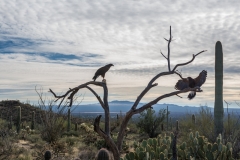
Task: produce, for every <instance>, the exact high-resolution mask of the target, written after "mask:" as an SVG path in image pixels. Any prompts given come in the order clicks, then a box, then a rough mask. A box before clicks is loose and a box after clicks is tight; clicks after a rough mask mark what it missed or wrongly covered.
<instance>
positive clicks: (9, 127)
mask: <svg viewBox="0 0 240 160" xmlns="http://www.w3.org/2000/svg"><path fill="white" fill-rule="evenodd" d="M8 129H12V116H10V121H9V124H8Z"/></svg>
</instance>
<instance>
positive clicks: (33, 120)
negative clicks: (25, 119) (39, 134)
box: [31, 111, 35, 130]
mask: <svg viewBox="0 0 240 160" xmlns="http://www.w3.org/2000/svg"><path fill="white" fill-rule="evenodd" d="M34 129H35V112H34V111H33V112H32V121H31V130H34Z"/></svg>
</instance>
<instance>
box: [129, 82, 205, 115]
mask: <svg viewBox="0 0 240 160" xmlns="http://www.w3.org/2000/svg"><path fill="white" fill-rule="evenodd" d="M189 91H196V92H202V90H201V89H200V88H199V87H195V88H186V89H184V90H181V91H175V92H171V93H168V94H164V95H162V96H159V97H158V98H156V99H155V100H153V101H151V102H149V103H147V104H145V105H143V106H142V107H140V108H138V109H135V110H134V111H133V114H138V113H141V112H143V111H144V110H145V109H148V108H150V107H151V106H153V105H154V104H157V102H158V101H160V100H161V99H164V98H167V97H171V96H174V95H178V94H180V93H186V92H189Z"/></svg>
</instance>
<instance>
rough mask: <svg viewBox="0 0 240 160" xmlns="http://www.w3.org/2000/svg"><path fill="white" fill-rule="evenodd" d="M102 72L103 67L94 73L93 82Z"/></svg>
mask: <svg viewBox="0 0 240 160" xmlns="http://www.w3.org/2000/svg"><path fill="white" fill-rule="evenodd" d="M103 70H104V69H103V67H101V68H99V69H98V70H97V71H96V73H95V75H94V77H93V80H94V81H95V80H96V79H97V78H98V77H99V76H100V75H101V74H102V72H103Z"/></svg>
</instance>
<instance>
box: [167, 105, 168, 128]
mask: <svg viewBox="0 0 240 160" xmlns="http://www.w3.org/2000/svg"><path fill="white" fill-rule="evenodd" d="M167 131H168V106H167Z"/></svg>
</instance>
